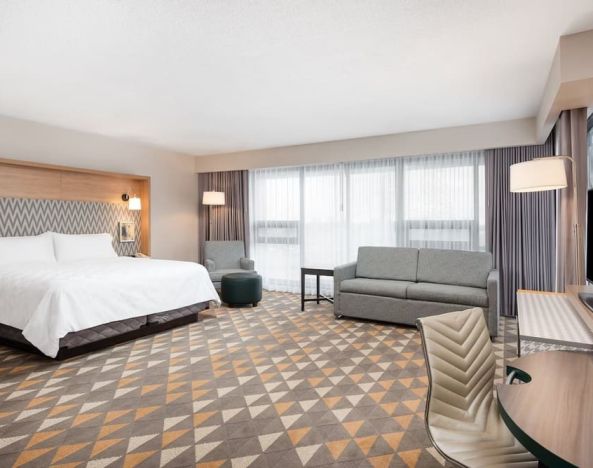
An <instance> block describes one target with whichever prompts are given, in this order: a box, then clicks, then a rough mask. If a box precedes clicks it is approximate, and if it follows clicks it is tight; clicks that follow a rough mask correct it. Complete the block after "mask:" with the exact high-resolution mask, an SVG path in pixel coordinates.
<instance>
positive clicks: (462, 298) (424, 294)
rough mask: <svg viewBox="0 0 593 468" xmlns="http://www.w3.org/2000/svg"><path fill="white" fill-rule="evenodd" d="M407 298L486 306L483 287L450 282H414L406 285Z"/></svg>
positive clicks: (485, 295)
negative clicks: (457, 284) (456, 284)
mask: <svg viewBox="0 0 593 468" xmlns="http://www.w3.org/2000/svg"><path fill="white" fill-rule="evenodd" d="M407 298H408V299H411V300H417V301H429V302H446V303H449V304H464V305H471V306H477V307H488V294H487V292H486V290H485V289H482V288H472V287H469V286H455V285H451V284H435V283H414V284H412V285H410V286H408V289H407Z"/></svg>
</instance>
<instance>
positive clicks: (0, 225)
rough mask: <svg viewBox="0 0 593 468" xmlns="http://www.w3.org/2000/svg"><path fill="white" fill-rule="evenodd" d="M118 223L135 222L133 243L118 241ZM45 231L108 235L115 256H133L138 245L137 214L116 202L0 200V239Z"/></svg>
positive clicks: (138, 228)
mask: <svg viewBox="0 0 593 468" xmlns="http://www.w3.org/2000/svg"><path fill="white" fill-rule="evenodd" d="M120 221H123V222H133V223H135V226H136V240H135V241H134V242H126V243H122V242H120V241H119V229H118V225H119V222H120ZM46 231H53V232H61V233H64V234H98V233H102V232H108V233H110V234H111V235H112V236H113V248H114V249H115V251H116V252H117V254H118V255H133V254H135V253H136V252H138V250H139V246H140V211H129V210H128V208H127V205H124V204H116V203H103V202H84V201H66V200H33V199H26V198H2V197H0V237H10V236H34V235H37V234H41V233H44V232H46Z"/></svg>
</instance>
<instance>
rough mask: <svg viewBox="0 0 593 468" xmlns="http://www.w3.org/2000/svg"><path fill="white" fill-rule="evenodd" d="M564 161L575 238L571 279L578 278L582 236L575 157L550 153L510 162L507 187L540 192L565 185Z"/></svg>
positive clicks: (519, 190)
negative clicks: (529, 159) (570, 184)
mask: <svg viewBox="0 0 593 468" xmlns="http://www.w3.org/2000/svg"><path fill="white" fill-rule="evenodd" d="M564 161H570V165H571V169H572V170H571V176H572V189H573V198H572V212H573V225H572V235H573V237H574V247H575V249H574V250H575V251H574V280H575V282H578V280H579V276H580V275H579V268H580V265H581V262H580V261H581V239H580V230H579V224H578V221H579V218H578V211H577V210H578V203H577V198H578V192H577V185H576V184H577V179H576V168H575V162H574V159H573V158H571V157H570V156H549V157H545V158H535V159H532V160H531V161H526V162H521V163H517V164H512V165H511V172H510V189H511V192H515V193H525V192H542V191H545V190H559V189H563V188H566V187H568V182H567V179H566V167H565V165H564Z"/></svg>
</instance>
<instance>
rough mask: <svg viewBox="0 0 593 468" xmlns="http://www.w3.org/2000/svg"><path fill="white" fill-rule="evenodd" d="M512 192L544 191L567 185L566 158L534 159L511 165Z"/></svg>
mask: <svg viewBox="0 0 593 468" xmlns="http://www.w3.org/2000/svg"><path fill="white" fill-rule="evenodd" d="M510 175H511V184H510V185H511V192H519V193H521V192H543V191H545V190H557V189H562V188H566V187H567V185H568V184H567V182H566V168H565V167H564V160H563V159H560V158H555V157H549V158H539V159H533V160H531V161H526V162H521V163H517V164H512V165H511V174H510Z"/></svg>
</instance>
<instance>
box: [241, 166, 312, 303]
mask: <svg viewBox="0 0 593 468" xmlns="http://www.w3.org/2000/svg"><path fill="white" fill-rule="evenodd" d="M301 173H302V169H299V168H279V169H261V170H257V171H250V173H249V178H250V180H249V210H250V211H249V213H250V221H249V228H250V234H251V236H250V238H251V245H250V256H251V257H252V258H256V259H257V266H256V269H257V271H258V272H260V273H261V274H262V278H263V287H264V288H266V289H270V290H274V291H294V292H296V288H297V286H298V283H299V281H300V279H299V278H300V267H301V263H302V261H301V229H302V223H301V222H300V220H301V179H302V178H301Z"/></svg>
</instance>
